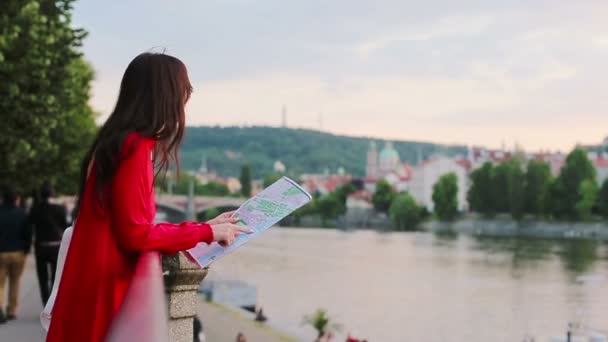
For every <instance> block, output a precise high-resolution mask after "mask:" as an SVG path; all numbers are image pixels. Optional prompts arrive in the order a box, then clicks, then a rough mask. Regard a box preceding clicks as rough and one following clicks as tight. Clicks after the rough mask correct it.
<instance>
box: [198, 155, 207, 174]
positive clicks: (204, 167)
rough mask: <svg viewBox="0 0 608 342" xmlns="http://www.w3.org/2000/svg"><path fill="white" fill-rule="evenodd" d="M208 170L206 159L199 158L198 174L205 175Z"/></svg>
mask: <svg viewBox="0 0 608 342" xmlns="http://www.w3.org/2000/svg"><path fill="white" fill-rule="evenodd" d="M208 171H209V169H208V168H207V158H206V157H205V155H203V157H202V158H201V167H199V168H198V172H199V173H200V174H202V175H204V174H207V172H208Z"/></svg>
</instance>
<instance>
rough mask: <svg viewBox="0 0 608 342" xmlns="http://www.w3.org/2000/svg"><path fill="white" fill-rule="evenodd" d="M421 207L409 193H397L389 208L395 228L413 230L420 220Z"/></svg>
mask: <svg viewBox="0 0 608 342" xmlns="http://www.w3.org/2000/svg"><path fill="white" fill-rule="evenodd" d="M420 214H421V209H420V207H419V206H418V204H416V201H415V200H414V198H413V197H412V196H411V195H410V194H407V193H405V194H399V195H397V196H396V197H395V198H394V200H393V203H392V204H391V206H390V209H389V215H390V217H391V220H392V221H393V224H394V225H395V229H397V230H414V229H416V227H417V226H418V224H419V223H420V221H421V215H420Z"/></svg>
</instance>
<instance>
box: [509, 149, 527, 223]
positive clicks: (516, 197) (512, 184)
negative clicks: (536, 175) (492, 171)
mask: <svg viewBox="0 0 608 342" xmlns="http://www.w3.org/2000/svg"><path fill="white" fill-rule="evenodd" d="M505 165H507V195H508V196H507V199H508V209H509V210H510V212H511V216H512V217H513V219H515V220H517V221H520V220H521V219H522V218H523V217H524V207H525V181H526V175H525V174H524V171H523V169H522V165H521V163H520V161H519V160H518V159H513V160H511V161H509V162H507V163H505Z"/></svg>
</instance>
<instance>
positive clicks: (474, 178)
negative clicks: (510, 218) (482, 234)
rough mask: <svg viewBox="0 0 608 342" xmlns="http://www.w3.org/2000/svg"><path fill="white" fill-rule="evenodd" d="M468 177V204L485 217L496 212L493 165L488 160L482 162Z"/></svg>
mask: <svg viewBox="0 0 608 342" xmlns="http://www.w3.org/2000/svg"><path fill="white" fill-rule="evenodd" d="M469 177H470V179H471V187H470V189H469V192H468V193H467V200H468V201H469V206H470V207H471V209H472V210H474V211H477V212H479V213H481V214H483V215H484V216H486V217H491V216H493V215H494V213H495V212H496V206H495V204H494V201H495V198H496V196H497V194H496V192H495V190H494V188H493V181H494V166H493V165H492V163H490V162H487V163H484V164H483V165H482V166H481V167H480V168H478V169H476V170H474V171H473V172H471V174H470V176H469ZM503 196H504V194H503Z"/></svg>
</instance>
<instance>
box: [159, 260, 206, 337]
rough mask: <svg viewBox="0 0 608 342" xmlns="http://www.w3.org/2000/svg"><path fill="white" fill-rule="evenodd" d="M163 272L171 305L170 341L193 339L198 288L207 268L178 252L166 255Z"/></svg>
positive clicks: (169, 305) (169, 304)
mask: <svg viewBox="0 0 608 342" xmlns="http://www.w3.org/2000/svg"><path fill="white" fill-rule="evenodd" d="M163 271H164V274H165V275H164V280H165V292H166V294H167V301H168V307H169V341H171V342H187V341H188V342H189V341H192V339H193V337H194V332H193V326H194V316H195V315H196V308H197V307H198V304H197V302H198V289H199V286H200V283H201V282H202V281H203V279H204V278H205V276H206V275H207V269H201V268H200V267H199V266H198V265H196V264H194V263H193V262H191V261H190V260H188V258H187V257H186V256H185V255H184V254H183V253H178V254H175V255H172V256H165V257H163Z"/></svg>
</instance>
